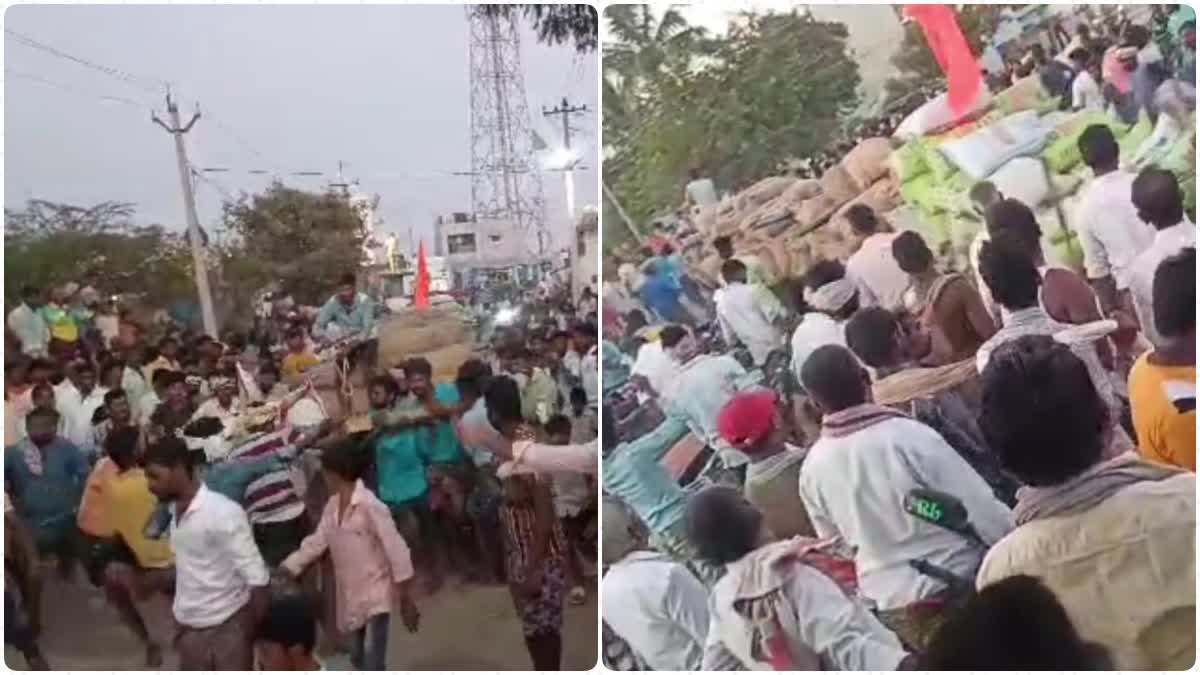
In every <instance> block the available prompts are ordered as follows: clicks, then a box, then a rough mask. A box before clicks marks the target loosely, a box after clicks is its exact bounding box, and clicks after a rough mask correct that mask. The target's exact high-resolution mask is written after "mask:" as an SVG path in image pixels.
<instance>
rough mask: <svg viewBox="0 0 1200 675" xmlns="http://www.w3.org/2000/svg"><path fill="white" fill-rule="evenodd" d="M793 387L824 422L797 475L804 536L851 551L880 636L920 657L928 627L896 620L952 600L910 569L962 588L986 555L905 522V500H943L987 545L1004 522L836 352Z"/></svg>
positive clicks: (819, 356) (816, 361)
mask: <svg viewBox="0 0 1200 675" xmlns="http://www.w3.org/2000/svg"><path fill="white" fill-rule="evenodd" d="M801 380H802V382H803V385H804V388H805V389H806V390H807V391H808V393H809V395H810V396H811V397H812V398H813V400H814V402H815V403H816V404H817V406H818V407H819V408H820V409H821V411H822V412H823V413H824V418H823V419H822V423H821V437H820V438H819V439H818V440H817V442H816V443H815V444H813V446H812V448H811V449H810V450H809V453H808V457H807V459H806V460H805V462H804V465H803V466H802V467H801V469H800V497H801V498H802V499H803V500H804V504H805V506H806V507H807V508H808V515H809V518H810V520H811V521H812V525H813V529H814V530H815V531H816V534H817V536H818V537H820V538H827V537H834V536H839V537H841V538H842V539H843V540H844V541H845V542H846V544H847V545H849V546H850V547H851V548H852V549H854V551H855V554H854V561H855V567H856V569H857V571H858V580H859V585H860V589H861V591H862V594H863V596H864V597H866V598H868V599H870V600H871V601H873V602H874V603H875V606H876V607H877V609H878V610H879V613H880V618H881V619H882V620H883V621H884V623H885V624H887V625H888V627H890V628H892V630H895V631H896V632H897V633H898V634H899V635H900V637H901V638H902V639H904V640H905V641H906V642H907V643H908V644H911V645H913V646H914V647H917V648H921V647H923V646H924V644H922V643H923V640H924V638H926V637H928V631H927V629H928V628H929V626H923V625H921V623H922V622H920V621H913V620H907V621H906V620H904V616H905V611H906V610H907V608H909V607H910V606H911V605H913V604H914V603H917V602H920V601H930V602H932V603H939V602H945V601H949V600H951V599H952V598H949V597H947V596H948V593H947V586H946V584H945V583H944V582H943V581H941V580H939V579H935V578H933V577H930V576H926V575H924V574H921V573H919V572H917V571H916V570H915V569H914V568H913V567H912V566H911V565H910V561H912V560H923V561H925V562H926V563H929V564H931V565H936V566H937V567H940V568H942V569H943V570H945V571H948V572H950V573H952V574H956V575H958V576H960V577H962V578H964V579H966V580H969V579H971V578H972V575H973V574H974V572H975V569H976V568H977V567H978V565H979V562H980V560H982V559H983V555H984V553H985V549H984V548H983V547H982V546H979V545H978V544H976V543H974V542H972V541H970V540H968V539H967V538H965V537H963V536H962V535H960V534H957V533H955V532H951V531H949V530H946V529H942V528H939V527H937V526H935V525H931V524H929V523H926V522H923V521H921V520H918V519H916V518H914V517H913V516H911V515H909V514H908V513H907V512H906V510H905V506H904V502H905V497H906V496H907V495H908V493H909V492H910V491H912V490H915V489H922V488H924V489H934V490H941V491H944V492H948V493H950V494H952V495H953V496H954V497H957V498H958V499H959V500H960V501H961V502H962V503H963V505H964V506H965V507H966V509H967V513H968V514H970V520H971V523H972V524H973V525H974V527H975V529H976V530H977V531H978V533H979V535H980V537H982V539H983V540H984V541H985V542H988V543H991V542H995V541H997V540H999V539H1000V538H1001V537H1003V536H1004V535H1005V534H1006V533H1007V532H1008V531H1009V530H1011V529H1012V527H1013V520H1012V514H1011V512H1010V511H1009V509H1008V507H1006V506H1004V505H1003V504H1001V503H1000V502H999V501H998V500H997V499H996V497H995V496H994V495H993V493H992V490H991V488H989V487H988V485H987V483H985V482H984V481H983V479H982V478H981V477H980V476H979V474H978V473H976V472H975V471H974V470H973V469H972V468H971V466H970V465H969V464H967V462H966V461H965V460H963V459H962V457H960V456H959V454H958V453H957V452H955V451H954V449H953V448H952V447H950V445H948V444H947V443H946V441H945V440H943V439H942V437H941V436H939V435H938V434H937V432H935V431H933V430H932V429H930V428H929V427H927V426H925V425H923V424H921V423H919V422H917V421H915V420H913V419H911V418H909V417H908V416H906V415H904V414H903V413H900V412H898V411H897V410H895V409H893V408H887V407H883V406H879V405H876V404H874V403H873V402H872V399H871V380H870V377H869V376H868V374H867V372H866V370H864V369H863V367H862V366H861V365H859V363H858V360H857V359H856V358H855V357H854V355H853V354H851V353H850V351H849V350H848V349H846V348H845V347H839V346H833V345H829V346H825V347H821V348H820V349H818V350H817V351H816V352H814V353H813V355H812V356H810V357H809V359H808V361H807V362H806V363H805V364H804V368H803V370H802V372H801ZM927 618H929V619H931V620H932V619H933V618H934V616H928V617H927ZM909 619H911V617H909Z"/></svg>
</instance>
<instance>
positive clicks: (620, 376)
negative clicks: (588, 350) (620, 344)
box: [600, 340, 633, 394]
mask: <svg viewBox="0 0 1200 675" xmlns="http://www.w3.org/2000/svg"><path fill="white" fill-rule="evenodd" d="M600 364H601V367H602V370H603V371H604V393H605V394H608V393H610V392H613V391H616V390H617V389H619V388H620V387H622V386H624V384H625V383H626V382H627V381H629V369H630V367H632V366H633V361H632V360H631V359H630V358H629V357H628V356H626V355H625V353H624V352H622V351H621V350H620V349H619V348H617V346H616V345H614V344H613V343H611V342H609V341H608V340H605V341H604V342H602V343H601V345H600Z"/></svg>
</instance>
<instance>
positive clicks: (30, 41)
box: [4, 28, 167, 94]
mask: <svg viewBox="0 0 1200 675" xmlns="http://www.w3.org/2000/svg"><path fill="white" fill-rule="evenodd" d="M4 32H5V33H6V34H8V35H9V36H11V37H12V38H13V40H14V41H15V42H16V43H18V44H22V45H25V46H26V47H30V48H32V49H39V50H41V51H43V52H45V53H47V54H50V55H52V56H56V57H58V58H60V59H66V60H67V61H71V62H73V63H77V64H79V65H81V66H84V67H87V68H91V69H93V70H98V71H100V72H102V73H104V74H105V75H108V76H110V77H114V78H116V79H118V80H122V81H123V82H126V83H128V84H131V85H133V86H135V87H138V88H139V89H142V90H143V91H146V92H149V93H151V94H160V93H162V90H163V88H164V87H166V85H167V82H166V80H156V79H151V78H144V77H140V76H138V75H134V74H132V73H130V72H127V71H125V70H121V69H120V68H113V67H112V66H106V65H103V64H100V63H96V62H95V61H91V60H88V59H85V58H83V57H81V56H75V55H74V54H68V53H67V52H64V51H63V50H61V49H58V48H57V47H52V46H50V45H48V44H46V43H44V42H41V41H38V40H35V39H34V38H31V37H29V36H28V35H24V34H22V33H18V32H17V31H15V30H12V29H11V28H5V29H4ZM147 83H151V84H147Z"/></svg>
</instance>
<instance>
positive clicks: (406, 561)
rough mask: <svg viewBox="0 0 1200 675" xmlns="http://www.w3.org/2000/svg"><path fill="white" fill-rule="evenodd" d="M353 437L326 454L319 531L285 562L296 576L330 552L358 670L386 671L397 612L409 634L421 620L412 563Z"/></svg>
mask: <svg viewBox="0 0 1200 675" xmlns="http://www.w3.org/2000/svg"><path fill="white" fill-rule="evenodd" d="M359 440H361V439H353V440H351V441H350V442H347V443H343V444H341V445H339V446H338V447H334V448H331V449H329V450H326V451H325V452H324V453H323V454H322V456H321V467H322V470H323V475H324V478H325V484H326V485H327V486H328V488H329V492H330V498H329V502H328V504H327V505H326V506H325V510H324V511H323V512H322V513H321V520H320V522H318V524H317V529H316V531H315V532H313V533H312V534H311V535H309V536H308V537H305V539H304V541H303V542H302V543H301V544H300V548H299V550H297V551H296V552H295V553H293V554H292V555H290V556H288V557H287V559H286V560H284V561H283V564H282V567H283V569H285V570H286V571H287V572H288V573H289V574H291V575H292V576H293V577H299V576H300V574H301V573H302V572H303V571H304V568H305V567H308V566H309V565H310V564H312V563H313V562H315V561H316V560H317V559H318V558H320V557H321V556H322V555H324V554H325V552H326V551H329V554H330V556H331V557H332V559H333V571H334V575H335V577H336V586H337V596H338V597H337V601H336V604H337V626H338V630H341V631H344V632H346V633H350V634H352V635H353V643H352V647H351V661H352V662H353V664H354V667H355V669H357V670H386V669H387V662H386V659H387V642H388V631H389V628H390V623H391V611H392V607H393V606H396V605H398V606H399V607H400V615H401V618H402V619H403V621H404V625H405V627H406V628H407V629H408V631H409V632H410V633H414V632H416V630H417V627H418V625H419V621H420V615H419V613H418V612H417V606H416V604H415V603H414V602H413V598H412V593H411V589H410V587H411V580H412V577H413V566H412V559H411V557H410V555H409V550H408V545H407V544H406V543H405V542H404V538H403V537H401V536H400V533H399V532H398V531H397V530H396V525H395V523H394V522H393V521H392V516H391V512H390V511H389V509H388V507H387V506H386V505H385V504H384V503H383V502H382V501H380V500H379V498H378V497H376V496H375V495H374V493H372V492H371V491H370V490H368V489H367V486H366V485H364V484H363V482H362V471H363V468H364V465H365V463H366V456H365V454H364V453H363V452H362V451H361V450H360V449H359V447H358V442H357V441H359Z"/></svg>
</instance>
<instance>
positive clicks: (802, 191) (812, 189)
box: [780, 178, 821, 205]
mask: <svg viewBox="0 0 1200 675" xmlns="http://www.w3.org/2000/svg"><path fill="white" fill-rule="evenodd" d="M819 194H821V181H819V180H817V179H815V178H803V179H800V180H797V181H796V182H795V183H794V184H792V186H791V187H790V188H788V189H787V190H784V192H783V194H782V195H780V196H781V197H783V199H784V201H786V202H787V203H788V204H793V205H795V204H800V203H801V202H804V201H805V200H808V199H812V198H813V197H816V196H817V195H819Z"/></svg>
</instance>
